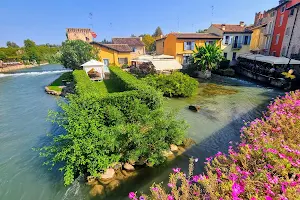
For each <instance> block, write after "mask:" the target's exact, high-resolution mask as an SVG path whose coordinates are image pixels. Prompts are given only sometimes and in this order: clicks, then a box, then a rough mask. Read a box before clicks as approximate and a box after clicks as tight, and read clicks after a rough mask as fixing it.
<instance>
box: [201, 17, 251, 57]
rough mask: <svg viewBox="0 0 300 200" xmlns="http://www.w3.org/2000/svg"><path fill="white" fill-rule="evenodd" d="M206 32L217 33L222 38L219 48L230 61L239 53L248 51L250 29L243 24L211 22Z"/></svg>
mask: <svg viewBox="0 0 300 200" xmlns="http://www.w3.org/2000/svg"><path fill="white" fill-rule="evenodd" d="M207 32H208V33H212V34H216V35H219V36H220V37H221V38H223V41H222V43H221V49H222V50H223V53H224V57H225V58H226V59H228V60H230V61H235V60H236V58H237V56H238V55H240V54H244V53H248V52H250V42H251V34H252V30H250V28H249V27H247V26H246V25H245V23H244V22H240V24H237V25H236V24H212V25H211V26H210V27H209V28H208V29H207Z"/></svg>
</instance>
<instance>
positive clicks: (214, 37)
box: [155, 33, 222, 41]
mask: <svg viewBox="0 0 300 200" xmlns="http://www.w3.org/2000/svg"><path fill="white" fill-rule="evenodd" d="M169 34H173V35H174V36H175V37H176V38H177V39H179V40H180V39H216V40H217V39H222V37H221V36H219V35H217V34H214V33H169ZM169 34H168V35H169ZM175 34H199V35H201V34H211V35H215V36H211V37H200V36H199V37H193V38H191V37H186V38H185V37H181V38H178V37H177V36H176V35H175ZM168 35H167V36H165V37H163V38H159V39H156V40H155V41H160V40H164V39H166V38H167V37H168Z"/></svg>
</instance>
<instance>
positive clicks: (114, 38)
mask: <svg viewBox="0 0 300 200" xmlns="http://www.w3.org/2000/svg"><path fill="white" fill-rule="evenodd" d="M122 38H125V39H130V38H136V39H139V40H140V39H141V37H113V38H111V40H113V39H122ZM141 42H143V41H141ZM143 43H144V42H143ZM127 45H128V46H130V45H129V44H127ZM131 46H138V47H144V46H145V44H143V45H131Z"/></svg>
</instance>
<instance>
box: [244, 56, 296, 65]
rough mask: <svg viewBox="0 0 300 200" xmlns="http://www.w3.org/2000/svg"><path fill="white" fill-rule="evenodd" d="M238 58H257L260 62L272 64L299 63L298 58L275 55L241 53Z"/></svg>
mask: <svg viewBox="0 0 300 200" xmlns="http://www.w3.org/2000/svg"><path fill="white" fill-rule="evenodd" d="M239 57H240V58H245V59H249V60H257V61H260V62H265V63H270V64H272V65H286V64H291V65H300V61H299V60H294V59H289V58H285V57H275V56H264V55H261V54H241V55H239Z"/></svg>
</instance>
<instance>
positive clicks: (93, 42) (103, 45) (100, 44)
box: [90, 41, 131, 53]
mask: <svg viewBox="0 0 300 200" xmlns="http://www.w3.org/2000/svg"><path fill="white" fill-rule="evenodd" d="M90 44H97V45H99V46H102V47H105V48H108V49H111V50H113V51H117V52H119V53H128V52H131V51H119V50H117V49H114V48H111V47H110V46H107V45H105V44H102V43H100V42H95V41H92V42H90ZM116 45H127V46H129V45H128V44H116Z"/></svg>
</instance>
